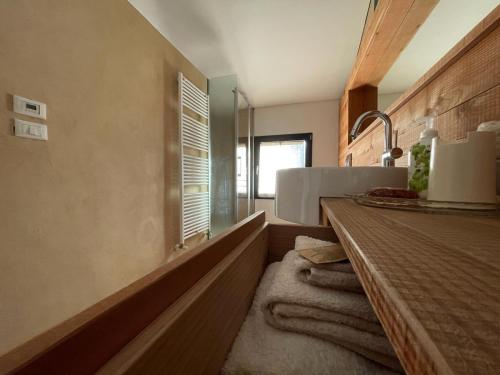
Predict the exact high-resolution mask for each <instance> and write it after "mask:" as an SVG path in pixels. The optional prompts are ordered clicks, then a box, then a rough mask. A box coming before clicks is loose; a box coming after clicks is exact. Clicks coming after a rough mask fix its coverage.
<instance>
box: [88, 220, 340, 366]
mask: <svg viewBox="0 0 500 375" xmlns="http://www.w3.org/2000/svg"><path fill="white" fill-rule="evenodd" d="M332 231H333V230H332ZM268 235H269V231H268V224H267V223H265V224H262V225H261V226H260V227H259V228H257V229H256V230H255V232H254V233H252V234H251V235H250V236H248V237H247V238H245V239H244V240H243V241H242V242H241V244H239V245H238V247H236V248H235V249H234V250H233V251H232V252H231V253H230V254H229V255H228V256H226V257H225V258H224V260H222V261H221V262H220V263H219V264H217V266H215V267H214V268H213V269H212V270H211V271H210V272H209V273H208V274H207V275H206V276H205V277H204V278H203V279H201V280H200V281H199V282H198V283H196V285H194V286H193V287H192V288H191V289H190V290H189V291H187V292H186V293H185V294H184V295H183V296H182V297H181V298H179V299H178V300H177V301H176V302H175V303H174V304H173V305H172V306H170V307H169V308H168V309H167V310H165V312H164V313H162V314H161V315H160V316H159V317H158V319H156V320H155V321H154V322H153V323H152V324H151V325H149V326H148V327H147V328H146V329H145V330H144V331H142V332H141V334H140V335H138V336H137V337H136V338H135V339H134V340H133V341H132V342H130V344H129V345H127V346H126V347H125V348H124V349H123V350H122V351H120V352H119V353H118V354H117V355H116V356H115V357H113V358H112V359H111V360H110V361H109V362H108V363H107V364H106V365H105V366H104V367H102V368H101V369H100V370H99V372H98V373H97V374H99V375H104V374H113V375H118V374H128V375H132V374H138V375H139V374H148V375H154V374H170V375H174V374H179V375H183V374H190V375H195V374H218V373H219V371H220V368H221V367H222V365H223V364H224V360H225V358H226V355H227V353H228V352H229V349H230V348H231V345H232V342H233V340H234V338H235V337H236V335H237V333H238V331H239V329H240V327H241V324H242V323H243V320H244V319H245V316H246V314H247V312H248V309H249V307H250V305H251V303H252V299H253V295H254V292H255V288H256V287H257V284H258V282H259V279H260V277H261V275H262V273H263V271H264V268H265V264H266V258H267V242H268Z"/></svg>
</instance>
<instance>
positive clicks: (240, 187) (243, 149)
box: [236, 143, 247, 197]
mask: <svg viewBox="0 0 500 375" xmlns="http://www.w3.org/2000/svg"><path fill="white" fill-rule="evenodd" d="M236 190H237V193H238V196H239V197H246V196H247V145H246V143H239V144H238V148H237V152H236Z"/></svg>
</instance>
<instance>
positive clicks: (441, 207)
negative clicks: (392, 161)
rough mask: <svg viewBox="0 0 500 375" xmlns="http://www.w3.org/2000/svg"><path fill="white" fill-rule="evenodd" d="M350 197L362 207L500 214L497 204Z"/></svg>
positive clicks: (356, 195)
mask: <svg viewBox="0 0 500 375" xmlns="http://www.w3.org/2000/svg"><path fill="white" fill-rule="evenodd" d="M348 197H350V198H352V199H354V201H355V202H356V203H358V204H360V205H362V206H370V207H380V208H392V209H396V210H407V211H420V212H428V213H442V214H473V215H478V214H479V215H497V214H499V213H500V205H499V204H497V203H471V202H442V201H430V200H426V199H406V198H386V197H372V196H369V195H366V194H350V195H348Z"/></svg>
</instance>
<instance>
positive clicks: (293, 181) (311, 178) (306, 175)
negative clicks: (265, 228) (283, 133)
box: [275, 167, 408, 225]
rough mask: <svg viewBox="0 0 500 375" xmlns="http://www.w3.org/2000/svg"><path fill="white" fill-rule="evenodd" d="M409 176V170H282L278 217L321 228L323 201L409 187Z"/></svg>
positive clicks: (278, 180)
mask: <svg viewBox="0 0 500 375" xmlns="http://www.w3.org/2000/svg"><path fill="white" fill-rule="evenodd" d="M407 176H408V171H407V168H395V167H346V168H337V167H324V168H292V169H282V170H279V171H278V172H277V174H276V200H275V205H276V216H278V217H279V218H281V219H283V220H288V221H291V222H294V223H300V224H306V225H318V224H319V223H320V217H319V212H320V210H319V205H320V202H319V200H320V198H324V197H344V196H345V194H355V193H364V192H366V190H368V189H369V188H373V187H380V186H384V187H400V188H406V185H407Z"/></svg>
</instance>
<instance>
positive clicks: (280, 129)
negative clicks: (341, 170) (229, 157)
mask: <svg viewBox="0 0 500 375" xmlns="http://www.w3.org/2000/svg"><path fill="white" fill-rule="evenodd" d="M254 114H255V117H254V125H255V136H261V135H279V134H294V133H313V148H312V166H313V167H326V166H337V165H338V119H339V101H338V100H328V101H321V102H311V103H299V104H288V105H280V106H275V107H262V108H256V109H255V113H254ZM255 210H257V211H259V210H264V211H266V218H267V220H268V221H270V222H272V223H277V222H285V221H283V220H280V219H278V218H277V217H276V216H274V199H256V200H255Z"/></svg>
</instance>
